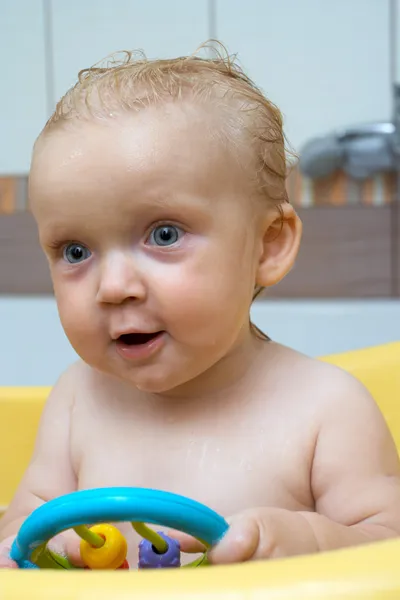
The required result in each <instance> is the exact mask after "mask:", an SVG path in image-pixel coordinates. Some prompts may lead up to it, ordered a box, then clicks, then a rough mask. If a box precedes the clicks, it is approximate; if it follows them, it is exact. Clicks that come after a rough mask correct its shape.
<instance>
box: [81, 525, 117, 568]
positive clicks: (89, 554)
mask: <svg viewBox="0 0 400 600" xmlns="http://www.w3.org/2000/svg"><path fill="white" fill-rule="evenodd" d="M90 531H93V533H97V534H98V535H100V536H102V537H103V538H104V545H103V546H102V547H101V548H94V547H93V546H91V545H90V544H88V542H86V541H85V540H82V541H81V546H80V550H81V557H82V560H83V562H84V563H85V564H86V565H87V566H88V567H89V569H118V568H119V567H120V566H121V565H122V563H123V562H124V560H125V559H126V555H127V552H128V544H127V543H126V539H125V537H124V536H123V535H122V533H121V532H120V530H119V529H117V528H116V527H114V526H113V525H108V524H107V523H101V524H99V525H94V526H93V527H90Z"/></svg>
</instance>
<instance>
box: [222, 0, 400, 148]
mask: <svg viewBox="0 0 400 600" xmlns="http://www.w3.org/2000/svg"><path fill="white" fill-rule="evenodd" d="M215 1H216V3H217V6H216V33H217V36H218V38H219V39H221V41H222V42H223V43H225V44H226V45H227V46H228V49H229V51H230V52H232V53H236V52H237V53H238V55H239V59H240V60H241V63H242V65H243V66H244V67H245V69H246V70H247V71H248V72H249V74H250V76H251V77H252V78H253V79H254V80H255V81H256V83H258V84H259V85H260V86H261V87H262V88H263V90H264V92H265V93H266V94H267V96H268V97H269V98H270V99H271V100H272V101H274V102H275V103H276V104H278V106H279V107H280V108H281V110H282V111H283V113H284V116H285V123H286V131H287V134H288V137H289V141H290V142H291V143H292V145H294V147H295V149H296V150H298V149H299V147H300V146H301V145H302V144H303V143H304V142H305V141H307V140H308V139H309V138H310V137H313V136H315V135H319V134H324V133H327V132H328V131H329V130H331V129H332V128H337V127H342V126H348V125H353V124H357V123H362V122H365V121H374V120H379V119H387V118H390V117H391V114H392V109H391V93H392V90H391V82H390V44H389V2H390V0H279V1H278V0H246V2H243V0H215ZM399 37H400V30H399ZM399 44H400V42H399ZM399 60H400V59H399Z"/></svg>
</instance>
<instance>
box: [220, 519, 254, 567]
mask: <svg viewBox="0 0 400 600" xmlns="http://www.w3.org/2000/svg"><path fill="white" fill-rule="evenodd" d="M259 542H260V530H259V527H258V523H257V520H256V519H252V518H245V517H240V518H237V519H233V520H232V522H231V525H230V527H229V529H228V531H227V533H226V534H225V536H224V537H223V538H222V540H221V541H220V542H219V543H218V544H217V545H216V546H214V548H212V550H210V552H209V553H208V558H209V560H210V563H212V564H230V563H238V562H244V561H247V560H250V559H251V558H253V557H254V555H255V554H256V552H257V549H258V545H259Z"/></svg>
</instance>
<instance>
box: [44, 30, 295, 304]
mask: <svg viewBox="0 0 400 600" xmlns="http://www.w3.org/2000/svg"><path fill="white" fill-rule="evenodd" d="M202 50H206V51H208V54H211V56H208V57H207V56H206V57H201V56H199V52H200V51H202ZM210 51H211V52H210ZM183 99H185V100H186V99H189V100H190V101H192V102H193V103H197V104H199V105H203V106H207V105H210V104H213V105H215V106H217V107H218V108H220V109H222V111H224V112H225V118H224V119H221V131H222V132H223V134H224V136H225V139H226V141H227V142H228V143H229V142H230V141H231V142H232V143H233V144H235V145H237V144H238V139H240V138H241V141H240V143H239V145H240V146H242V147H243V149H244V148H246V150H247V151H249V150H250V156H251V158H252V162H253V163H254V170H253V178H254V181H255V183H256V188H257V190H256V191H257V194H258V195H259V196H261V197H262V198H264V199H265V201H266V202H268V203H269V204H271V205H273V206H275V207H276V209H277V210H278V211H280V213H281V215H282V209H281V208H280V207H281V204H282V203H285V202H288V197H287V193H286V185H285V182H286V176H287V161H286V157H287V148H286V143H285V136H284V133H283V122H282V114H281V112H280V110H279V109H278V107H277V106H276V105H275V104H273V102H271V101H270V100H269V99H268V98H266V97H265V95H264V94H263V93H262V91H261V90H260V89H259V88H258V87H257V86H256V85H255V84H254V83H253V81H252V80H251V79H250V78H249V77H248V76H247V75H246V74H245V73H244V72H243V70H242V69H241V67H240V66H239V64H238V62H237V60H236V57H232V56H229V54H228V53H227V51H226V49H225V48H224V46H222V44H220V43H219V42H215V41H213V40H211V41H209V42H207V43H206V44H202V46H201V47H200V48H199V49H198V50H197V51H196V52H195V53H194V54H193V55H190V56H183V57H179V58H173V59H166V60H161V59H157V60H149V59H147V58H146V57H145V55H144V54H143V53H141V52H135V53H132V52H127V51H124V52H122V53H117V54H114V55H112V56H111V57H108V58H107V59H104V60H103V61H101V62H100V63H98V64H96V65H94V66H93V67H90V68H88V69H83V70H82V71H80V73H79V74H78V81H77V83H76V84H75V85H74V86H73V87H72V88H70V89H69V90H68V91H67V93H66V94H65V95H64V96H63V97H62V98H61V100H60V101H59V102H58V103H57V106H56V109H55V111H54V113H53V114H52V116H51V117H50V119H49V120H48V122H47V123H46V125H45V128H44V130H43V134H46V133H47V132H49V131H51V130H53V129H54V128H56V127H59V126H68V125H71V126H73V124H74V123H76V121H82V120H88V119H93V118H99V119H108V118H112V117H114V116H116V115H118V114H119V113H120V112H125V111H127V112H129V111H137V110H140V109H142V108H144V107H146V106H151V105H156V104H161V103H166V102H174V101H179V100H183ZM261 291H262V288H259V287H258V288H256V290H255V293H254V297H253V299H254V298H255V297H256V296H258V294H259V293H260V292H261Z"/></svg>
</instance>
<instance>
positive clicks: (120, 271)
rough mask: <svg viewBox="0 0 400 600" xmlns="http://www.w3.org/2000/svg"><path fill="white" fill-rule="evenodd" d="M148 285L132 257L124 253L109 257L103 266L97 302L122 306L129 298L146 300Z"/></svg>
mask: <svg viewBox="0 0 400 600" xmlns="http://www.w3.org/2000/svg"><path fill="white" fill-rule="evenodd" d="M145 297H146V285H145V282H144V278H143V277H142V274H141V273H140V270H139V269H138V267H137V265H136V264H135V261H134V259H133V258H132V257H130V256H126V255H124V254H123V253H118V254H114V255H112V256H109V257H107V258H106V259H105V260H104V261H103V264H102V265H101V274H100V283H99V288H98V292H97V301H98V302H100V303H104V304H121V303H122V302H124V301H125V300H127V299H128V298H132V299H135V300H144V299H145Z"/></svg>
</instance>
